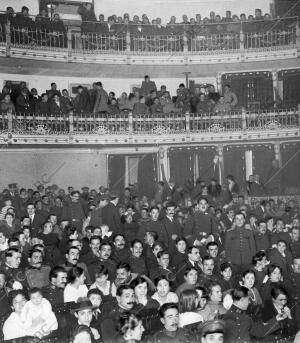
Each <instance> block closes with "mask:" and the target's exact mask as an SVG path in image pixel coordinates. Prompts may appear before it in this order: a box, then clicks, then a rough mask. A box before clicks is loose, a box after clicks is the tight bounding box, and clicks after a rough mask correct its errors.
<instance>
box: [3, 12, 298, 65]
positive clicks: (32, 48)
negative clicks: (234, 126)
mask: <svg viewBox="0 0 300 343" xmlns="http://www.w3.org/2000/svg"><path fill="white" fill-rule="evenodd" d="M49 23H50V24H49V25H48V24H47V25H46V24H45V23H44V24H41V23H40V22H39V21H38V20H37V18H35V20H33V21H32V24H30V25H28V24H27V25H21V24H20V23H13V22H12V23H11V22H9V21H8V22H6V23H3V24H2V26H0V54H2V55H3V56H7V57H19V58H28V59H37V60H49V61H64V62H77V63H78V62H79V63H101V64H124V65H194V64H220V63H222V64H224V63H241V62H256V61H258V62H259V61H271V60H282V59H296V58H297V57H298V51H300V28H299V25H298V18H297V17H293V18H284V19H276V20H267V21H259V22H255V21H254V22H233V23H223V22H221V23H216V24H203V25H170V26H169V25H167V26H165V27H159V29H158V28H157V27H154V26H151V25H146V26H147V27H146V26H144V27H143V25H133V24H113V25H112V26H110V27H109V29H107V28H103V27H102V26H101V25H100V23H98V22H97V23H82V25H81V27H78V26H74V24H73V25H71V23H69V24H68V23H65V25H54V24H53V23H51V22H50V21H49ZM52 24H53V25H52Z"/></svg>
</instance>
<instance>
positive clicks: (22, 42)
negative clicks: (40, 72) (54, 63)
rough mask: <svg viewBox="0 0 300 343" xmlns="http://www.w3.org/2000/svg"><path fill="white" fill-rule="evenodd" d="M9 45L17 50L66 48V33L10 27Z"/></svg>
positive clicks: (34, 28)
mask: <svg viewBox="0 0 300 343" xmlns="http://www.w3.org/2000/svg"><path fill="white" fill-rule="evenodd" d="M10 34H11V44H12V46H13V47H17V48H30V49H41V48H43V49H44V48H47V49H57V48H64V49H65V48H67V46H68V40H67V33H66V32H60V31H52V30H49V29H43V28H38V27H20V26H11V27H10Z"/></svg>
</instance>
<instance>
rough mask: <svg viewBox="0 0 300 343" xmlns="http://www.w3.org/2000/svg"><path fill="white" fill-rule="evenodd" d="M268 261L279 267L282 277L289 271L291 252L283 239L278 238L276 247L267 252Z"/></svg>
mask: <svg viewBox="0 0 300 343" xmlns="http://www.w3.org/2000/svg"><path fill="white" fill-rule="evenodd" d="M269 259H270V263H272V264H275V265H277V266H278V267H280V269H281V271H282V274H283V276H284V277H287V276H288V275H289V273H290V272H291V265H292V259H293V258H292V254H291V252H290V251H289V250H287V243H286V242H285V241H284V240H279V241H278V242H277V244H276V248H274V249H272V250H271V252H270V253H269Z"/></svg>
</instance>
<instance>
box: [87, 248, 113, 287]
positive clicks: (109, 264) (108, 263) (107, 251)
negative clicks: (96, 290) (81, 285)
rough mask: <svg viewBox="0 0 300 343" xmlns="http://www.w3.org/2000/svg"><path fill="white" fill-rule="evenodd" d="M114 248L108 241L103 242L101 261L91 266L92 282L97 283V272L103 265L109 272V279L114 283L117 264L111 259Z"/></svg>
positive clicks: (100, 253)
mask: <svg viewBox="0 0 300 343" xmlns="http://www.w3.org/2000/svg"><path fill="white" fill-rule="evenodd" d="M111 251H112V247H111V244H110V243H109V242H107V241H103V242H102V243H101V244H100V248H99V259H98V261H95V262H94V263H92V264H89V266H88V270H89V275H91V278H92V282H94V281H95V271H96V269H97V268H98V267H99V266H100V265H103V266H105V267H106V268H107V270H108V278H109V280H110V281H113V280H114V278H115V276H116V262H115V261H114V260H112V259H111V258H110V256H111Z"/></svg>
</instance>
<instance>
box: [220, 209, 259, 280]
mask: <svg viewBox="0 0 300 343" xmlns="http://www.w3.org/2000/svg"><path fill="white" fill-rule="evenodd" d="M244 225H245V217H244V215H243V213H237V214H236V215H235V218H234V225H233V227H232V228H231V229H230V230H228V231H227V233H226V241H225V251H226V257H227V258H228V259H229V260H230V261H231V263H232V268H233V271H234V272H235V273H236V274H238V273H240V272H243V270H245V269H248V268H249V267H250V264H251V260H252V257H253V256H254V255H255V252H256V248H255V241H254V237H253V233H252V231H250V230H247V229H245V226H244Z"/></svg>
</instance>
